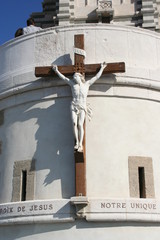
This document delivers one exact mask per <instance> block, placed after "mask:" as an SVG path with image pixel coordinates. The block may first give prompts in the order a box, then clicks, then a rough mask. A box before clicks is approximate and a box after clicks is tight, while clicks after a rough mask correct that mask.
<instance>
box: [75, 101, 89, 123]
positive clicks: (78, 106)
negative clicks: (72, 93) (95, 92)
mask: <svg viewBox="0 0 160 240" xmlns="http://www.w3.org/2000/svg"><path fill="white" fill-rule="evenodd" d="M71 110H72V111H74V112H75V113H76V114H77V115H79V114H80V112H81V111H85V113H86V114H87V116H88V119H89V121H90V120H91V118H92V109H91V107H90V104H89V103H87V105H86V106H84V105H81V104H77V103H75V102H73V101H72V103H71Z"/></svg>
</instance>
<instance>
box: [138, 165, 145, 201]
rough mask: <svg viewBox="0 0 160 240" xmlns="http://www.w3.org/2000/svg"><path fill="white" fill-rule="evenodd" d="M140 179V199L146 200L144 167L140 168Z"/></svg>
mask: <svg viewBox="0 0 160 240" xmlns="http://www.w3.org/2000/svg"><path fill="white" fill-rule="evenodd" d="M138 178H139V197H140V198H146V187H145V172H144V167H139V168H138Z"/></svg>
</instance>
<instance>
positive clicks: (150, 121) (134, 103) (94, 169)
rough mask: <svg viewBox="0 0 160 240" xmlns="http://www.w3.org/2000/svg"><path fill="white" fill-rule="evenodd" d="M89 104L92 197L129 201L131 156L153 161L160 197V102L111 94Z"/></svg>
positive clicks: (90, 188) (89, 162)
mask: <svg viewBox="0 0 160 240" xmlns="http://www.w3.org/2000/svg"><path fill="white" fill-rule="evenodd" d="M95 88H96V87H95ZM111 88H112V87H111ZM115 88H116V87H115ZM97 89H98V86H97ZM114 90H115V89H113V91H114ZM95 91H97V90H95ZM100 91H102V90H100ZM119 91H121V90H120V89H119ZM105 93H106V92H105V86H104V87H103V94H105ZM97 95H98V94H97ZM88 101H89V102H90V103H91V106H92V108H93V113H94V117H93V119H92V121H91V122H87V189H88V190H87V193H88V196H90V197H91V196H92V197H97V196H101V197H106V196H107V197H109V198H110V197H115V198H116V197H118V198H120V197H121V196H122V195H123V197H125V198H129V197H130V194H129V171H128V156H145V157H152V159H153V172H154V181H155V189H156V197H157V198H159V197H160V191H159V188H160V185H159V183H160V179H159V175H160V164H159V159H160V151H159V145H160V128H159V121H160V104H159V102H151V101H148V100H143V99H133V98H126V97H125V98H124V97H119V96H117V97H116V96H115V95H114V94H113V95H112V94H111V93H110V94H108V96H97V97H95V96H94V97H93V96H92V97H90V98H89V99H88ZM151 116H152V117H151Z"/></svg>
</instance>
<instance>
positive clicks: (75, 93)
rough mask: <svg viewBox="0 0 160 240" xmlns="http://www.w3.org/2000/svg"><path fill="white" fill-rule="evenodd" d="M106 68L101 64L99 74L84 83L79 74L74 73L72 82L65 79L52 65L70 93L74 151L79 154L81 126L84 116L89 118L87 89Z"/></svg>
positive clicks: (54, 66)
mask: <svg viewBox="0 0 160 240" xmlns="http://www.w3.org/2000/svg"><path fill="white" fill-rule="evenodd" d="M106 66H107V63H105V62H104V63H102V64H101V68H100V70H99V72H98V73H97V74H96V76H94V77H93V78H91V79H90V80H88V81H85V78H84V76H83V75H82V74H80V73H74V75H73V80H71V79H69V78H67V77H65V76H64V75H63V74H62V73H60V72H59V71H58V67H57V66H56V65H54V64H52V69H53V70H54V71H55V73H56V74H57V75H58V76H59V77H60V78H61V79H62V80H64V81H65V82H66V83H67V84H68V85H69V86H70V87H71V91H72V97H73V98H72V102H71V115H72V121H73V130H74V135H75V146H74V149H76V150H78V151H79V152H82V151H83V136H84V129H83V124H84V120H85V116H86V114H87V115H88V117H89V118H90V116H91V109H90V108H89V107H87V102H86V101H87V95H88V91H89V87H90V86H91V85H92V84H93V83H95V81H97V80H98V79H99V78H100V77H101V75H102V73H103V70H104V68H105V67H106Z"/></svg>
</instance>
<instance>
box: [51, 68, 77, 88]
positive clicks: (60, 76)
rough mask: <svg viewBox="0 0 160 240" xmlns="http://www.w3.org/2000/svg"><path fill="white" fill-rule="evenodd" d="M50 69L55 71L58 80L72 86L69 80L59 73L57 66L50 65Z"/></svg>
mask: <svg viewBox="0 0 160 240" xmlns="http://www.w3.org/2000/svg"><path fill="white" fill-rule="evenodd" d="M52 69H53V70H54V71H55V73H56V74H57V75H58V77H59V78H60V79H62V80H63V81H65V82H66V83H67V84H69V85H72V81H71V80H70V79H69V78H67V77H65V76H64V75H63V74H62V73H60V71H59V70H58V67H57V65H54V64H52Z"/></svg>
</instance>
